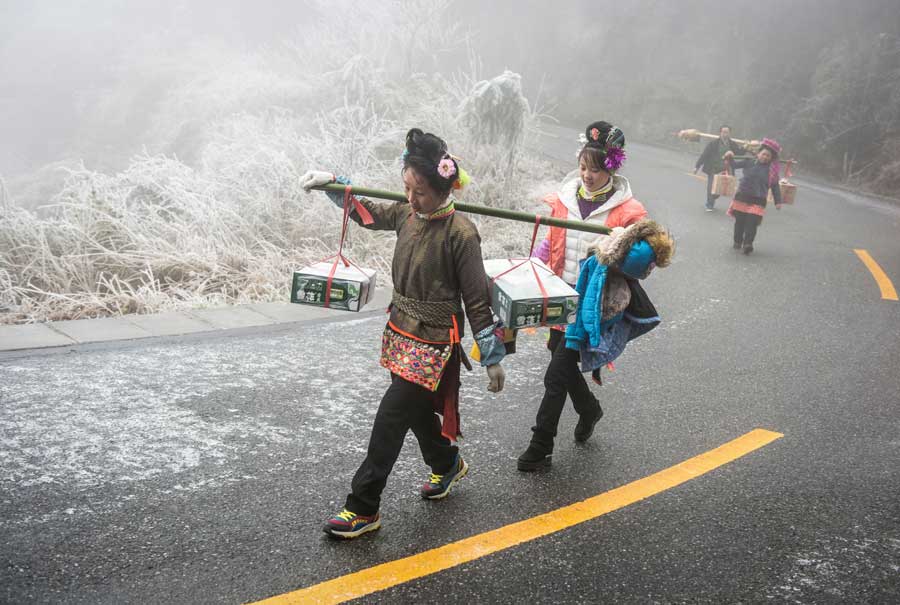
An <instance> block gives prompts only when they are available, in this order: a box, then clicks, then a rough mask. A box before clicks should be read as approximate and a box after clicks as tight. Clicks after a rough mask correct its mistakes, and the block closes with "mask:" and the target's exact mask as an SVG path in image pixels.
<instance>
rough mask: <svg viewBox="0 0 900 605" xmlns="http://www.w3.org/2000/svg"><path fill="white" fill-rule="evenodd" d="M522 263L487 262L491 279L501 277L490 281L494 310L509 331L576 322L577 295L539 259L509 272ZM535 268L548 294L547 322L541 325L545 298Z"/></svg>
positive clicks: (500, 260)
mask: <svg viewBox="0 0 900 605" xmlns="http://www.w3.org/2000/svg"><path fill="white" fill-rule="evenodd" d="M522 260H523V259H507V258H497V259H489V260H485V261H484V270H485V272H486V273H487V275H488V278H493V277H494V276H497V275H500V277H499V278H498V279H497V280H496V281H492V282H491V308H492V309H493V310H494V313H496V314H497V317H499V318H500V319H502V320H503V323H504V324H506V327H508V328H525V327H528V326H541V325H543V326H564V325H566V324H570V323H574V322H575V312H576V311H577V310H578V292H576V291H575V289H574V288H572V287H571V286H570V285H569V284H567V283H566V282H564V281H563V280H562V278H560V277H558V276H557V275H556V274H555V273H553V271H551V270H550V268H549V267H548V266H547V265H545V264H544V263H543V262H541V260H540V259H537V258H532V259H530V261H529V262H526V263H524V264H522V265H521V266H519V267H517V268H515V269H513V270H512V271H509V269H511V268H512V267H515V266H516V265H519V264H520V263H522ZM532 266H534V270H536V271H537V274H538V276H539V277H540V279H541V283H542V284H543V285H544V289H545V290H546V292H547V321H546V322H545V323H541V312H542V310H543V302H544V299H543V296H542V294H541V288H540V286H539V285H538V282H537V279H536V278H535V276H534V271H533V270H532ZM504 271H509V272H508V273H504ZM501 274H502V275H501Z"/></svg>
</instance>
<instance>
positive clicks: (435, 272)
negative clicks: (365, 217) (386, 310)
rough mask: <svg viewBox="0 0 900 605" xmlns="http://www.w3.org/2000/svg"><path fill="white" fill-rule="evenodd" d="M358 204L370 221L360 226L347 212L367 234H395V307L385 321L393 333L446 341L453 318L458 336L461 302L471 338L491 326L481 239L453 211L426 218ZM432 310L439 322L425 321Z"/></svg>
mask: <svg viewBox="0 0 900 605" xmlns="http://www.w3.org/2000/svg"><path fill="white" fill-rule="evenodd" d="M359 201H360V203H361V204H363V206H365V208H366V209H367V210H368V211H369V212H370V213H371V215H372V218H373V219H374V222H372V223H371V224H369V225H364V224H363V222H362V220H361V219H360V217H359V215H358V214H357V213H356V212H351V213H350V216H351V218H352V219H353V220H354V221H356V222H357V223H358V224H359V225H361V226H363V227H365V228H367V229H375V230H384V231H386V230H393V231H394V232H396V234H397V244H396V246H395V247H394V258H393V261H392V263H391V277H392V278H393V281H394V302H393V303H392V304H391V309H390V313H391V316H390V322H391V324H392V325H393V327H394V328H395V329H397V330H398V331H400V332H401V333H402V332H406V333H407V334H408V335H411V336H413V337H414V338H416V339H417V340H423V341H428V342H435V343H446V342H449V341H450V328H452V325H453V324H452V319H451V317H452V316H454V315H455V317H456V323H457V325H458V327H459V336H462V333H463V313H462V307H461V306H460V299H462V302H463V303H464V304H465V312H466V315H467V316H468V318H469V325H470V326H471V328H472V333H473V334H477V333H478V332H480V331H481V330H483V329H485V328H487V327H488V326H490V325H492V324H493V321H494V316H493V312H492V311H491V299H490V289H489V286H488V279H487V275H486V274H485V272H484V261H483V259H482V257H481V237H480V236H479V235H478V229H477V228H476V227H475V225H474V224H473V223H472V221H470V220H469V219H468V218H466V217H465V216H462V215H461V214H460V213H458V212H453V213H452V214H449V215H448V216H445V217H443V218H432V219H425V218H422V217H420V216H418V215H417V214H416V213H415V212H413V210H412V207H411V206H410V205H409V204H407V203H405V202H394V203H376V202H372V201H371V200H368V199H365V198H360V199H359ZM398 295H399V297H398ZM404 298H405V299H412V302H410V301H408V300H406V301H404V300H403V299H404ZM416 301H424V304H418V303H417V302H416ZM400 307H404V308H405V309H407V311H404V309H401V308H400ZM421 307H425V310H426V313H425V314H423V313H421V312H419V308H421ZM444 309H447V312H446V313H445V312H444V311H443V310H444ZM435 311H437V316H438V317H436V318H431V317H427V316H428V315H429V314H430V315H431V316H434V315H435ZM454 311H455V312H454ZM413 315H417V316H418V317H414V316H413Z"/></svg>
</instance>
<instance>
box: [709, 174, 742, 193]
mask: <svg viewBox="0 0 900 605" xmlns="http://www.w3.org/2000/svg"><path fill="white" fill-rule="evenodd" d="M736 191H737V177H736V176H734V175H733V174H725V173H724V172H720V173H719V174H717V175H716V176H714V177H713V184H712V193H713V195H723V196H725V197H731V196H733V195H734V193H735V192H736Z"/></svg>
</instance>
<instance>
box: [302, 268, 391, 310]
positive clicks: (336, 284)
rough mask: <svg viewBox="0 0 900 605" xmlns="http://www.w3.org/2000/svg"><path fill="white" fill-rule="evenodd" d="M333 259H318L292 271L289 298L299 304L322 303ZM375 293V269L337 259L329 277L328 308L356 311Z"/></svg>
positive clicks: (320, 304) (319, 304) (322, 304)
mask: <svg viewBox="0 0 900 605" xmlns="http://www.w3.org/2000/svg"><path fill="white" fill-rule="evenodd" d="M332 265H333V262H332V261H321V262H318V263H315V264H314V265H309V266H308V267H303V268H302V269H300V270H299V271H294V279H293V282H292V284H291V302H292V303H298V304H301V305H313V306H316V307H324V306H325V290H326V288H327V286H328V274H329V273H330V272H331V267H332ZM374 294H375V270H374V269H366V268H364V267H356V266H355V265H350V266H349V267H347V266H345V265H344V263H341V262H339V263H338V266H337V269H336V270H335V272H334V277H333V278H332V280H331V300H330V301H329V304H328V308H329V309H343V310H345V311H359V310H360V309H362V308H363V306H364V305H365V304H366V303H367V302H369V301H370V300H372V296H373V295H374Z"/></svg>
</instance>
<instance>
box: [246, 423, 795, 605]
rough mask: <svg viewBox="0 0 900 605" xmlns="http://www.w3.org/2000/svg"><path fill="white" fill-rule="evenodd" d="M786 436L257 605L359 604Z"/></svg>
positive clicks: (750, 440)
mask: <svg viewBox="0 0 900 605" xmlns="http://www.w3.org/2000/svg"><path fill="white" fill-rule="evenodd" d="M783 436H784V435H782V434H781V433H775V432H772V431H767V430H764V429H755V430H753V431H750V432H749V433H747V434H746V435H743V436H741V437H738V438H737V439H735V440H733V441H729V442H728V443H725V444H723V445H720V446H719V447H717V448H715V449H713V450H710V451H708V452H706V453H703V454H700V455H699V456H695V457H693V458H690V459H688V460H685V461H684V462H682V463H680V464H676V465H675V466H672V467H669V468H667V469H665V470H662V471H660V472H658V473H655V474H653V475H650V476H649V477H644V478H643V479H639V480H637V481H634V482H632V483H629V484H627V485H623V486H622V487H617V488H616V489H613V490H610V491H608V492H605V493H602V494H600V495H598V496H594V497H592V498H588V499H587V500H583V501H581V502H576V503H575V504H571V505H569V506H564V507H563V508H559V509H556V510H554V511H551V512H549V513H545V514H543V515H538V516H537V517H532V518H530V519H525V520H524V521H519V522H517V523H512V524H511V525H506V526H504V527H500V528H498V529H495V530H492V531H488V532H485V533H482V534H478V535H476V536H472V537H471V538H465V539H463V540H460V541H458V542H453V543H451V544H447V545H445V546H441V547H438V548H434V549H432V550H428V551H425V552H422V553H419V554H416V555H412V556H409V557H406V558H403V559H398V560H396V561H390V562H388V563H382V564H381V565H376V566H375V567H369V568H367V569H363V570H360V571H357V572H355V573H351V574H348V575H345V576H340V577H338V578H334V579H333V580H328V581H326V582H322V583H321V584H315V585H313V586H310V587H308V588H302V589H300V590H296V591H294V592H289V593H285V594H282V595H278V596H274V597H270V598H268V599H264V600H262V601H258V602H257V603H256V604H255V605H294V604H299V603H343V602H344V601H349V600H351V599H358V598H360V597H363V596H366V595H369V594H372V593H373V592H377V591H379V590H384V589H386V588H390V587H392V586H397V585H399V584H403V583H405V582H409V581H411V580H415V579H417V578H421V577H424V576H427V575H431V574H433V573H437V572H439V571H443V570H445V569H449V568H451V567H456V566H457V565H462V564H463V563H468V562H469V561H474V560H475V559H480V558H481V557H484V556H487V555H490V554H492V553H495V552H498V551H501V550H504V549H507V548H511V547H513V546H516V545H518V544H522V543H524V542H529V541H531V540H535V539H537V538H541V537H544V536H547V535H549V534H552V533H555V532H558V531H560V530H563V529H566V528H568V527H572V526H573V525H577V524H579V523H584V522H585V521H589V520H591V519H596V518H597V517H599V516H601V515H605V514H606V513H608V512H611V511H614V510H617V509H620V508H622V507H624V506H628V505H629V504H633V503H635V502H638V501H639V500H643V499H645V498H648V497H650V496H653V495H655V494H658V493H660V492H663V491H665V490H668V489H671V488H673V487H675V486H677V485H680V484H682V483H684V482H686V481H690V480H691V479H696V478H697V477H699V476H701V475H703V474H705V473H708V472H710V471H711V470H714V469H716V468H718V467H720V466H722V465H724V464H727V463H729V462H732V461H734V460H737V459H738V458H740V457H742V456H745V455H747V454H749V453H750V452H752V451H754V450H757V449H759V448H761V447H763V446H765V445H768V444H769V443H771V442H772V441H775V440H776V439H779V438H780V437H783ZM382 531H384V530H382ZM385 538H387V536H385ZM369 539H371V538H369ZM376 539H377V538H376ZM383 539H384V538H383Z"/></svg>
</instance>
